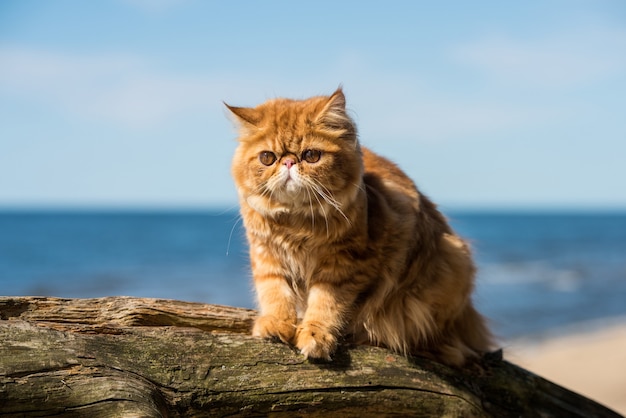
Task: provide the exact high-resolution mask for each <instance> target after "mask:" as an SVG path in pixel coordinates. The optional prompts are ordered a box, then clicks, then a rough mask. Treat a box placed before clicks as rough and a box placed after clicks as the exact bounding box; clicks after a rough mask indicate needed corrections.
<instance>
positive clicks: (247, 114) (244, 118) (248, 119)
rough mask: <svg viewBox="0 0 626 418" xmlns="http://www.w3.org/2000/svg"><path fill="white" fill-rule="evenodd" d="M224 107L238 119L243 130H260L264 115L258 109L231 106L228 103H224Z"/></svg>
mask: <svg viewBox="0 0 626 418" xmlns="http://www.w3.org/2000/svg"><path fill="white" fill-rule="evenodd" d="M224 106H226V107H227V108H228V110H230V111H231V113H232V114H233V115H234V116H235V117H236V119H237V121H238V122H239V123H240V125H241V127H242V128H247V129H250V128H258V126H259V123H260V122H261V118H262V115H261V112H259V111H258V110H257V109H255V108H253V107H235V106H230V105H229V104H228V103H224Z"/></svg>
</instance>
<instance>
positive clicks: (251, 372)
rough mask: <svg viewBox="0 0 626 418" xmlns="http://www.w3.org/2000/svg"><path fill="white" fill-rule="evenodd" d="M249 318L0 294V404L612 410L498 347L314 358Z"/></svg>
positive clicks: (520, 412)
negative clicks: (455, 358)
mask: <svg viewBox="0 0 626 418" xmlns="http://www.w3.org/2000/svg"><path fill="white" fill-rule="evenodd" d="M254 316H255V312H254V311H251V310H247V309H239V308H230V307H224V306H216V305H204V304H198V303H187V302H179V301H171V300H156V299H136V298H125V297H115V298H101V299H55V298H36V297H24V298H9V297H4V298H0V414H1V415H2V416H7V417H11V416H16V417H17V416H19V417H31V416H32V417H38V416H51V415H55V416H56V415H59V416H67V417H72V416H75V417H100V416H106V417H115V416H117V417H129V416H132V417H193V416H265V415H272V416H303V415H306V416H358V417H360V418H364V417H369V416H376V417H378V416H418V417H420V416H422V417H432V416H437V417H443V416H449V417H457V416H462V417H519V416H528V417H536V416H542V417H619V416H620V415H618V414H617V413H615V412H613V411H611V410H609V409H607V408H605V407H603V406H602V405H599V404H597V403H595V402H593V401H591V400H589V399H586V398H584V397H583V396H580V395H577V394H575V393H573V392H571V391H568V390H566V389H564V388H562V387H560V386H557V385H555V384H553V383H551V382H549V381H547V380H545V379H543V378H541V377H539V376H536V375H534V374H532V373H529V372H527V371H525V370H523V369H521V368H519V367H517V366H515V365H513V364H511V363H508V362H506V361H503V360H502V356H501V353H493V354H490V355H487V356H485V358H483V359H482V360H481V361H480V362H479V363H478V364H475V365H473V366H471V367H468V368H465V369H462V370H458V369H451V368H449V367H446V366H443V365H441V364H438V363H435V362H432V361H429V360H426V359H421V358H406V357H403V356H399V355H397V354H394V353H391V352H389V351H387V350H384V349H381V348H376V347H368V346H348V345H345V344H344V345H342V346H341V347H340V349H339V351H338V353H336V355H335V358H334V360H333V362H331V363H312V362H309V361H307V360H305V359H304V358H303V357H302V356H301V355H300V354H299V353H298V352H296V351H294V350H293V349H292V348H290V347H288V346H286V345H283V344H278V343H272V342H268V341H262V340H259V339H255V338H252V337H251V336H250V335H249V333H248V330H249V329H250V327H251V324H252V321H253V319H254ZM572 367H576V365H572Z"/></svg>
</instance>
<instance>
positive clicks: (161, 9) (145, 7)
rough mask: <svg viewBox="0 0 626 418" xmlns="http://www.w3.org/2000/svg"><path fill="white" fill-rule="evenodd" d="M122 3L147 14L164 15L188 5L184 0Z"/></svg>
mask: <svg viewBox="0 0 626 418" xmlns="http://www.w3.org/2000/svg"><path fill="white" fill-rule="evenodd" d="M123 2H124V3H126V4H128V5H130V6H131V7H134V8H136V9H138V10H141V11H142V12H144V13H147V14H164V13H166V12H170V11H171V10H172V9H174V8H177V7H180V6H182V5H184V4H186V3H188V1H186V0H123Z"/></svg>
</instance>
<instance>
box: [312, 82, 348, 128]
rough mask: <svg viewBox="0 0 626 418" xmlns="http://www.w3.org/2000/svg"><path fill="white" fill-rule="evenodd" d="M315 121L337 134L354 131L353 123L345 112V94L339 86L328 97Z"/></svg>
mask: <svg viewBox="0 0 626 418" xmlns="http://www.w3.org/2000/svg"><path fill="white" fill-rule="evenodd" d="M316 122H317V123H320V124H322V125H323V126H324V127H325V128H326V129H328V130H330V131H335V132H337V133H339V134H346V133H354V124H353V123H352V120H351V119H350V117H349V116H348V114H347V112H346V96H344V94H343V90H342V89H341V87H339V88H338V89H337V90H336V91H335V92H334V93H333V94H331V95H330V96H329V97H328V100H327V101H326V103H325V104H324V107H323V108H322V110H321V111H320V112H319V114H318V115H317V119H316Z"/></svg>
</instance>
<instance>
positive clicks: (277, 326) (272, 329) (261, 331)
mask: <svg viewBox="0 0 626 418" xmlns="http://www.w3.org/2000/svg"><path fill="white" fill-rule="evenodd" d="M295 334H296V324H295V323H293V322H291V321H283V320H280V319H278V318H276V317H275V316H271V315H266V316H260V317H258V318H257V319H256V321H255V322H254V328H252V335H253V336H254V337H261V338H278V339H280V340H281V341H282V342H284V343H286V344H290V343H291V342H292V341H293V337H294V336H295Z"/></svg>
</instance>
